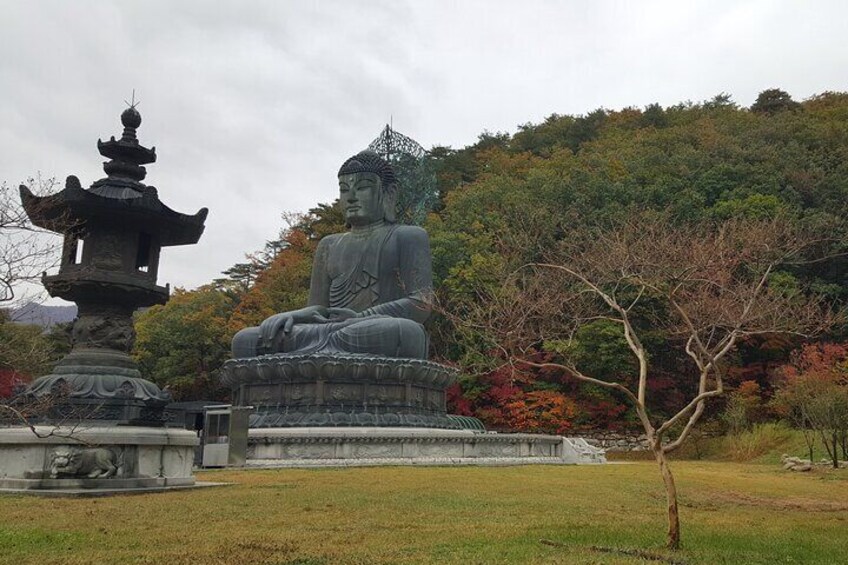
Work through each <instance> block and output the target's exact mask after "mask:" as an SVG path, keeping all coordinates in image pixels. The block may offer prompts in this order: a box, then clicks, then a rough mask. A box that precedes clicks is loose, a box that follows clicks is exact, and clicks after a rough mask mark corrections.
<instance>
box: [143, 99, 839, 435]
mask: <svg viewBox="0 0 848 565" xmlns="http://www.w3.org/2000/svg"><path fill="white" fill-rule="evenodd" d="M426 159H427V167H431V168H432V170H434V171H435V174H436V177H437V179H438V182H437V183H435V185H434V186H433V187H432V190H435V191H436V194H435V195H434V194H432V190H431V193H430V194H422V196H421V198H422V199H425V201H426V202H428V203H429V202H432V203H433V204H432V210H431V212H430V213H429V214H428V215H427V216H426V219H425V220H424V222H423V225H424V227H426V229H427V230H428V232H429V233H430V238H431V246H432V251H433V266H434V275H435V284H436V287H437V293H438V300H439V308H438V309H439V310H440V311H441V312H442V314H443V315H437V316H436V317H434V319H433V320H432V321H431V322H430V326H431V327H430V331H431V334H432V338H433V339H432V344H433V345H432V351H431V354H432V356H433V358H435V359H437V360H441V361H443V362H446V363H451V364H455V365H457V366H458V367H459V368H460V369H461V372H462V378H461V383H460V385H459V386H457V387H455V389H454V390H452V392H451V402H452V404H453V406H452V409H453V411H454V412H458V413H462V414H471V415H475V416H477V417H479V418H481V419H483V420H484V421H485V422H486V424H487V425H488V426H489V427H491V428H494V429H511V430H523V431H549V432H564V431H566V430H574V429H580V428H610V427H612V428H616V427H622V426H628V422H630V421H632V418H633V416H632V414H631V413H630V410H629V409H628V407H627V405H626V404H625V403H624V402H623V401H622V398H620V397H619V396H617V393H615V392H611V391H609V390H607V389H603V388H599V387H597V386H593V385H589V384H578V383H577V382H576V381H573V380H570V379H568V378H566V377H563V376H562V375H560V374H556V373H553V372H546V371H543V370H538V371H536V370H533V371H531V370H526V369H525V370H518V371H517V370H516V369H515V367H511V366H508V365H505V364H504V363H505V361H507V360H506V359H504V358H503V356H502V355H500V354H499V352H498V350H497V349H496V348H493V347H492V343H491V340H490V339H489V338H488V336H487V335H486V329H485V328H478V329H474V328H468V327H464V326H462V324H459V323H457V320H458V316H462V314H463V312H469V311H470V310H471V309H473V308H474V307H475V304H477V303H479V302H480V301H481V300H487V299H488V298H487V297H490V296H493V295H495V294H496V289H497V288H499V287H500V285H501V284H502V283H503V281H504V280H505V277H507V276H509V275H510V274H511V273H514V272H515V271H516V269H519V268H520V267H521V266H522V265H525V264H527V263H532V262H534V261H539V260H543V259H544V258H545V254H546V252H547V250H549V249H551V248H553V247H555V246H556V245H557V244H558V242H563V241H567V240H568V239H569V238H570V237H571V236H572V234H576V233H579V232H581V230H585V229H586V228H587V226H593V227H594V228H598V227H601V228H602V227H603V226H604V225H607V224H612V223H615V222H616V221H619V220H621V219H622V218H624V217H628V216H631V215H633V214H636V213H644V212H645V211H646V210H656V211H658V212H661V213H662V214H663V217H664V218H666V221H668V222H669V223H671V224H674V225H675V226H677V227H680V226H686V225H688V224H690V223H691V224H692V225H694V224H696V223H704V222H722V221H726V220H729V219H751V220H758V219H767V218H775V217H779V218H786V219H787V221H797V222H800V223H802V224H803V225H804V226H806V228H807V229H808V231H813V232H815V231H816V230H818V231H821V232H827V234H828V235H832V236H834V237H833V239H835V240H837V241H841V242H843V243H842V246H843V251H844V247H845V245H844V242H845V240H846V238H845V233H843V232H842V231H841V230H842V229H843V225H844V224H843V222H842V220H843V219H844V218H845V217H846V208H848V205H846V203H848V94H844V93H824V94H821V95H818V96H814V97H812V98H810V99H808V100H806V101H803V102H796V101H794V100H792V99H791V98H790V96H789V95H788V94H786V93H784V92H782V91H779V90H776V89H774V90H767V91H764V92H763V93H761V95H760V96H759V98H758V99H757V102H756V103H755V104H754V105H753V106H752V107H750V108H743V107H740V106H738V105H737V104H735V103H733V102H732V99H731V98H730V96H728V95H724V94H722V95H719V96H716V97H715V98H713V99H712V100H710V101H707V102H703V103H682V104H678V105H676V106H671V107H666V108H663V107H661V106H659V105H651V106H648V107H646V108H642V109H639V108H625V109H623V110H617V111H610V110H604V109H598V110H596V111H594V112H591V113H589V114H587V115H584V116H567V115H556V114H554V115H551V116H550V117H548V118H547V119H546V120H544V121H543V122H542V123H538V124H531V123H528V124H525V125H522V126H519V127H518V130H517V131H516V132H515V133H513V134H509V133H489V132H485V133H483V134H481V135H480V136H479V139H478V140H477V142H476V143H475V144H474V145H471V146H469V147H465V148H463V149H452V148H449V147H434V148H432V149H431V150H430V151H429V153H428V156H427V157H426ZM433 196H436V197H437V198H433ZM284 219H285V222H284V224H285V227H284V228H283V229H282V231H281V233H280V237H279V238H278V239H276V240H274V241H271V242H268V243H267V245H266V246H265V248H264V249H263V250H262V251H259V252H256V253H252V254H249V255H247V260H246V261H245V262H244V263H240V264H237V265H234V266H233V267H232V268H230V269H228V270H227V271H225V272H224V273H223V275H224V276H223V277H222V278H220V279H217V280H215V281H210V283H209V284H208V285H206V286H204V287H202V288H200V289H197V290H193V291H181V290H178V291H176V292H175V294H174V296H173V297H172V299H171V301H170V302H169V303H168V304H167V305H165V306H162V307H154V308H151V309H149V310H147V311H146V312H144V313H142V314H140V315H139V316H138V317H137V321H136V328H137V331H138V339H137V342H136V350H135V355H136V357H137V359H138V360H139V362H140V364H141V367H142V370H143V372H144V373H145V376H146V377H148V378H150V379H152V380H154V381H156V382H158V383H159V384H160V385H164V384H168V385H170V387H171V389H172V390H174V391H175V392H176V393H177V395H182V396H183V397H189V396H190V397H209V396H221V395H226V394H227V391H224V390H221V389H220V388H218V387H217V385H216V378H215V377H216V371H217V369H218V367H220V365H221V363H222V362H223V361H224V360H225V359H226V358H227V356H228V349H229V340H230V338H231V337H232V335H233V334H234V333H235V332H236V331H237V330H239V329H240V328H242V327H245V326H246V325H255V324H257V323H258V322H260V321H261V320H263V319H264V318H265V317H267V316H269V315H271V314H273V313H276V312H281V311H285V310H290V309H294V308H297V307H300V306H302V305H303V304H304V303H305V301H306V297H307V294H308V284H309V273H310V266H311V258H312V252H313V250H314V248H315V245H316V243H317V241H318V240H320V238H321V237H323V236H324V235H326V234H329V233H333V232H337V231H341V230H343V229H344V226H343V219H342V217H341V215H340V213H339V212H338V211H337V210H336V208H335V207H334V205H333V203H316V207H315V208H314V209H312V210H310V212H309V213H308V214H305V215H300V216H294V215H285V216H284ZM832 251H833V250H831V252H830V253H829V254H828V258H827V259H826V260H819V261H815V262H803V261H802V262H799V263H798V264H796V265H792V266H788V267H786V268H785V269H783V270H781V271H779V272H777V273H774V274H773V275H772V279H771V281H770V284H774V285H784V286H785V287H786V288H790V289H796V290H797V292H816V293H819V294H821V295H822V296H823V297H825V298H826V299H827V300H829V301H831V302H833V303H835V304H839V303H842V302H844V301H845V299H846V297H848V264H847V262H846V259H845V257H844V256H841V255H839V253H838V252H836V253H834V252H832ZM836 251H838V249H836ZM648 330H650V328H648ZM646 335H648V341H649V343H647V344H646V345H647V347H648V349H649V350H650V352H651V355H652V357H653V361H654V364H655V365H656V366H658V367H659V378H654V379H653V380H652V382H651V384H650V386H651V387H652V389H653V390H652V395H653V398H655V399H657V400H656V402H658V405H657V406H655V407H654V408H655V409H656V410H657V411H658V412H660V413H662V412H664V411H665V410H666V409H668V410H672V409H673V408H679V404H680V403H681V402H682V399H683V398H684V397H685V396H686V395H687V394H689V393H691V391H690V390H688V388H687V387H688V386H689V385H687V384H686V383H688V382H690V381H691V379H689V378H687V377H688V376H689V375H687V374H686V371H688V370H689V369H686V368H685V367H684V364H683V363H681V358H680V353H679V351H676V350H675V349H673V348H671V347H670V346H668V340H667V337H668V336H665V335H663V334H662V332H659V331H654V332H650V331H648V333H647V334H646ZM818 339H824V340H828V341H834V342H838V341H844V340H845V339H846V335H845V327H844V326H840V325H837V326H836V327H835V328H834V329H832V330H831V331H830V333H829V334H828V335H826V336H819V338H818ZM802 344H803V339H802V338H801V337H786V336H772V335H762V336H759V337H757V338H751V339H748V340H746V341H745V343H744V344H743V345H742V346H741V347H740V348H739V349H738V350H737V351H736V352H735V354H734V357H733V361H732V364H731V365H732V366H730V367H728V368H727V371H726V372H727V381H728V384H729V385H730V386H731V387H732V388H733V389H737V388H739V387H740V385H741V384H742V383H746V384H745V385H744V386H743V387H742V391H743V392H745V394H746V395H747V396H746V398H748V400H749V401H750V403H751V404H752V405H755V406H758V407H766V406H769V405H768V401H769V400H770V398H771V396H772V395H773V390H774V381H773V378H774V375H775V368H776V367H779V366H781V365H783V364H785V363H786V362H787V361H788V360H789V358H790V354H791V352H792V351H793V350H795V349H797V348H798V347H800V346H801V345H802ZM573 347H575V348H576V349H575V350H574V351H577V355H578V356H582V358H583V359H584V360H585V362H586V363H587V364H590V365H591V367H592V372H593V374H595V375H597V376H599V377H601V378H610V379H612V378H618V377H619V376H620V375H621V374H623V373H626V372H627V371H628V370H630V368H631V366H632V364H633V362H634V361H633V360H632V358H631V356H630V355H629V352H628V351H627V346H626V344H625V343H624V340H623V338H622V337H621V336H620V332H617V331H616V329H615V328H613V327H610V325H609V323H606V322H605V321H603V320H599V321H598V322H597V323H593V324H589V325H587V326H584V327H583V328H582V329H581V330H580V332H579V333H578V335H576V336H575V340H574V345H573ZM751 391H753V392H751ZM731 397H733V395H731ZM733 398H736V397H733ZM724 404H725V401H716V402H715V403H714V404H712V405H711V406H710V408H709V409H710V411H711V412H712V413H713V414H714V415H719V414H721V413H722V411H723V410H725V406H724ZM751 417H757V418H766V417H768V409H766V408H762V409H760V410H759V411H756V414H754V411H752V416H751Z"/></svg>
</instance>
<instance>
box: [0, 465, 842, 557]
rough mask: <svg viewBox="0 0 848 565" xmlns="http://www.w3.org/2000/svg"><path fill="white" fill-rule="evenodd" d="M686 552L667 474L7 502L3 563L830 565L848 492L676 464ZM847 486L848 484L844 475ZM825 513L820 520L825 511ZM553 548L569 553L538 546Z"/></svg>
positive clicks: (304, 477) (593, 471)
mask: <svg viewBox="0 0 848 565" xmlns="http://www.w3.org/2000/svg"><path fill="white" fill-rule="evenodd" d="M675 470H676V472H677V473H678V475H679V482H680V490H681V494H682V498H683V501H684V502H685V503H686V506H684V509H683V514H682V518H683V535H684V539H683V541H684V546H685V549H684V550H683V551H682V552H679V553H677V554H674V555H671V554H668V553H666V552H664V551H662V550H660V549H658V548H660V547H661V546H662V544H663V541H664V534H665V523H664V520H665V514H664V506H663V502H662V497H663V489H662V484H661V483H660V482H659V480H658V479H657V477H656V469H655V466H654V464H653V463H641V462H639V463H632V464H627V465H607V466H602V467H553V466H528V467H488V468H487V467H462V468H458V467H453V468H451V467H431V468H410V467H381V468H354V469H326V470H303V469H297V470H295V469H292V470H267V471H240V472H234V471H226V472H212V473H201V474H200V478H201V479H206V480H213V481H232V482H234V483H236V484H235V485H234V486H231V487H224V488H216V489H205V490H197V491H186V492H171V493H163V494H157V495H144V496H121V497H112V498H105V499H40V498H24V497H10V496H4V497H0V516H2V518H0V563H14V564H15V565H24V564H29V563H39V564H42V563H45V564H53V563H55V564H58V563H62V564H83V563H86V564H88V563H169V564H180V563H239V564H248V563H274V564H286V565H296V564H300V565H326V564H334V563H344V564H358V563H368V564H370V563H463V564H467V563H604V564H618V563H622V564H624V563H630V564H632V563H639V562H643V560H640V558H638V557H634V556H632V555H630V556H628V555H626V554H615V553H599V552H597V551H593V550H592V549H591V548H592V547H593V546H596V547H604V548H620V549H625V550H634V549H635V550H646V551H650V552H651V553H652V554H659V555H662V556H665V557H673V558H674V559H677V560H682V561H685V562H687V563H710V564H712V563H773V562H777V561H779V562H797V563H817V562H820V563H832V562H833V561H832V557H833V555H845V554H846V551H848V547H846V542H845V541H844V530H845V527H846V526H848V508H846V505H848V497H846V494H847V493H846V491H848V488H846V487H848V481H846V480H843V478H841V477H824V478H822V477H818V476H809V475H808V476H803V477H800V476H798V475H791V474H786V473H781V472H780V471H779V470H778V468H777V467H776V466H775V467H774V468H773V467H771V466H762V465H759V466H758V465H741V464H735V463H700V462H677V463H675ZM846 478H848V475H846ZM811 510H813V511H811ZM540 539H548V540H553V541H555V542H556V543H557V544H561V545H562V546H564V547H558V546H549V545H544V544H541V543H539V540H540Z"/></svg>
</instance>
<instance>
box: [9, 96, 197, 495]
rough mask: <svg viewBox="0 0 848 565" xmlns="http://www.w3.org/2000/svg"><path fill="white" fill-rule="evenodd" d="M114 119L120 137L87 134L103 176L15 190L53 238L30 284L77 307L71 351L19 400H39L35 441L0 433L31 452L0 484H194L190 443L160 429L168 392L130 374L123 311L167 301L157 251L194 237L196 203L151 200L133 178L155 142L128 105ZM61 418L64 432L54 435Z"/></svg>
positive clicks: (127, 320)
mask: <svg viewBox="0 0 848 565" xmlns="http://www.w3.org/2000/svg"><path fill="white" fill-rule="evenodd" d="M121 123H122V124H123V126H124V131H123V134H122V135H121V137H120V139H115V138H114V137H112V138H110V139H109V140H108V141H105V142H104V141H101V140H98V142H97V148H98V150H99V151H100V154H101V155H103V156H104V157H105V158H107V159H109V160H108V161H107V162H105V163H104V165H103V169H104V171H105V172H106V177H105V178H103V179H100V180H98V181H96V182H94V183H93V184H92V185H91V186H90V187H89V188H87V189H83V188H82V187H81V186H80V182H79V180H78V179H77V177H75V176H69V177H68V179H67V181H66V184H65V188H64V190H62V191H60V192H58V193H56V194H51V195H48V196H35V195H34V194H33V193H32V192H31V191H30V190H29V189H28V188H27V187H25V186H21V187H20V192H21V200H22V202H23V206H24V208H25V210H26V212H27V214H28V215H29V217H30V219H31V220H32V223H33V224H35V225H36V226H39V227H42V228H44V229H47V230H50V231H54V232H57V233H60V234H62V235H63V236H64V245H63V250H62V258H61V262H60V266H59V272H58V273H57V274H54V275H47V274H46V273H45V274H44V276H43V277H42V282H43V284H44V286H45V288H46V289H47V291H48V292H49V293H50V296H54V297H59V298H62V299H65V300H69V301H72V302H75V303H76V304H77V307H78V309H79V313H78V317H77V319H76V320H75V321H74V324H73V330H72V345H73V349H72V351H71V352H70V353H69V354H68V355H67V356H65V357H64V358H63V359H62V360H61V361H59V362H58V364H57V365H56V366H55V368H54V369H53V372H52V373H51V374H49V375H46V376H43V377H40V378H38V379H37V380H35V381H34V382H33V383H32V385H31V386H30V387H29V389H27V390H26V391H25V392H24V393H23V395H22V396H21V397H20V399H21V401H22V402H23V403H24V404H26V403H30V404H37V405H41V406H46V407H47V411H46V412H43V413H42V414H41V415H39V416H35V417H34V418H33V420H32V421H34V422H36V423H38V424H40V425H42V426H44V427H46V428H49V430H50V431H49V432H48V433H47V434H46V437H44V438H32V437H31V434H30V435H28V434H27V430H26V429H24V430H18V433H17V435H16V433H15V431H14V430H10V429H5V430H2V432H3V433H2V434H0V458H2V457H3V455H2V451H3V450H4V449H8V448H12V447H16V448H19V451H16V453H21V451H20V449H29V450H30V451H32V450H35V451H32V453H31V454H29V455H27V459H28V460H29V461H30V463H32V464H33V465H35V467H37V468H32V469H30V468H21V469H17V470H15V469H11V470H10V467H9V465H12V467H14V465H13V464H12V463H10V462H8V461H7V462H5V463H0V487H2V486H5V487H6V488H24V489H26V488H38V489H42V488H48V489H51V488H66V487H68V485H69V484H70V485H71V486H73V485H74V484H77V483H80V481H81V483H80V484H78V485H77V486H80V487H83V488H95V487H96V488H107V489H110V488H117V489H120V488H129V487H132V488H138V487H142V488H143V487H162V486H167V485H168V484H171V485H173V484H180V485H185V484H191V483H193V481H194V479H193V477H192V476H191V461H192V456H191V452H192V449H193V446H194V445H195V444H196V443H197V439H196V437H195V436H194V434H192V433H190V432H186V431H184V430H172V429H167V428H164V427H163V426H164V407H165V405H166V404H167V403H168V402H169V401H170V394H169V393H168V392H167V391H163V390H160V388H159V387H158V386H157V385H156V384H154V383H152V382H150V381H148V380H145V379H143V378H142V377H141V374H140V372H139V370H138V367H137V366H136V364H135V362H134V361H133V359H132V358H131V357H130V351H131V349H132V346H133V341H134V339H135V331H134V330H133V322H132V315H133V312H134V311H135V310H137V309H138V308H142V307H147V306H152V305H154V304H164V303H165V302H166V301H167V300H168V294H169V289H168V287H167V286H164V287H162V286H159V285H157V283H156V278H157V271H158V266H159V254H160V251H161V249H162V248H163V247H169V246H173V245H190V244H194V243H197V241H198V239H199V238H200V236H201V234H202V233H203V228H204V221H205V220H206V215H207V212H208V210H207V209H206V208H202V209H201V210H200V211H198V212H197V213H196V214H194V215H186V214H180V213H178V212H175V211H174V210H171V209H170V208H168V207H167V206H166V205H165V204H163V203H162V201H161V200H159V196H158V192H157V190H156V189H155V188H154V187H152V186H148V185H146V184H144V183H143V182H142V181H143V180H144V178H145V176H146V174H147V172H146V170H145V167H144V165H147V164H150V163H153V162H155V161H156V150H155V148H147V147H145V146H143V145H141V144H140V143H139V141H138V138H137V137H136V130H137V129H138V127H139V126H140V125H141V115H140V114H139V112H138V110H136V108H135V106H131V107H129V108H127V109H126V110H125V111H124V112H123V113H122V114H121ZM68 426H71V427H72V429H73V430H74V432H67V433H56V429H60V428H66V427H68ZM65 436H67V437H65ZM83 436H84V437H83ZM72 440H79V441H72ZM63 441H64V444H66V445H62V443H63ZM22 443H23V444H27V445H26V447H24V446H22V445H21V444H22ZM80 443H82V444H84V445H97V446H99V447H97V448H82V447H79V444H80ZM51 450H52V451H51ZM86 452H92V453H86ZM74 457H76V458H77V460H80V459H81V460H102V459H105V460H106V461H107V462H108V461H111V462H112V463H114V464H113V465H108V464H107V465H105V469H106V471H103V473H101V474H98V473H97V471H96V470H90V469H89V470H86V469H82V470H80V469H79V468H77V467H78V466H76V465H74V464H72V463H71V461H72V460H73V458H74ZM166 460H170V461H171V463H172V465H171V468H169V467H168V464H167V463H166V462H165V461H166ZM57 461H58V463H57ZM148 464H149V465H150V468H147V467H146V465H148ZM174 465H176V466H174ZM24 467H26V465H24ZM21 473H23V474H21ZM95 479H96V481H95V483H97V484H93V483H92V481H93V480H95ZM107 479H108V480H107ZM169 480H170V483H169V482H168V481H169ZM10 481H11V482H10ZM63 481H64V482H63ZM68 481H70V483H68ZM86 481H88V482H87V483H86ZM103 481H106V484H105V485H104V484H102V483H103ZM122 481H123V483H122ZM151 481H152V482H151Z"/></svg>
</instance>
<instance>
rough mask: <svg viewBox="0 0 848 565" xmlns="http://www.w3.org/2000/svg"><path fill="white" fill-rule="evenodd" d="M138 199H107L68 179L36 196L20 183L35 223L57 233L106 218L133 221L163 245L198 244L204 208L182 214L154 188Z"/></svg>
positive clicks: (22, 196) (202, 226)
mask: <svg viewBox="0 0 848 565" xmlns="http://www.w3.org/2000/svg"><path fill="white" fill-rule="evenodd" d="M145 188H146V189H147V190H145V191H144V193H143V194H142V195H141V196H139V197H138V198H124V199H117V198H108V197H104V196H100V195H97V194H93V193H92V192H89V191H87V190H84V189H82V188H81V187H79V185H78V184H77V183H73V182H68V183H67V185H66V187H65V188H64V189H63V190H61V191H60V192H57V193H55V194H50V195H48V196H36V195H35V194H33V193H32V191H30V190H29V188H27V187H26V186H23V185H21V187H20V192H21V203H22V204H23V207H24V209H25V210H26V212H27V214H28V215H29V217H30V219H31V220H32V223H33V224H35V225H36V226H38V227H40V228H44V229H46V230H50V231H53V232H57V233H67V232H68V231H71V230H73V229H75V228H76V227H79V226H80V225H81V224H84V223H85V222H87V221H89V220H92V219H95V218H103V219H105V220H107V221H109V222H115V221H121V222H122V223H126V222H132V223H133V224H137V225H138V226H139V228H140V229H143V230H144V231H147V232H149V233H151V234H156V235H157V236H158V238H159V241H160V245H161V246H162V247H169V246H174V245H190V244H193V243H197V241H198V240H199V239H200V236H201V235H202V234H203V230H204V227H205V226H204V222H205V221H206V216H207V215H208V213H209V210H208V209H207V208H201V209H200V210H198V211H197V212H196V213H195V214H193V215H188V214H181V213H179V212H176V211H174V210H172V209H171V208H169V207H168V206H166V205H165V204H164V203H163V202H162V201H161V200H159V198H158V196H156V190H155V189H154V188H152V187H145Z"/></svg>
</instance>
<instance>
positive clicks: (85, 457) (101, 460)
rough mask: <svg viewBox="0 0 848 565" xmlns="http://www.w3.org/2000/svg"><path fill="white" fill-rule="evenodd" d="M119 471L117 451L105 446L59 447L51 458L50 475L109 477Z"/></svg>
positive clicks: (54, 476)
mask: <svg viewBox="0 0 848 565" xmlns="http://www.w3.org/2000/svg"><path fill="white" fill-rule="evenodd" d="M117 472H118V462H117V457H116V456H115V453H114V452H113V451H112V450H110V449H106V448H105V447H92V448H79V447H70V448H59V449H57V450H56V451H54V452H53V455H52V457H51V458H50V477H51V478H54V479H55V478H58V477H59V476H60V475H65V476H70V477H87V478H89V479H108V478H109V477H114V476H115V474H116V473H117Z"/></svg>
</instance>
